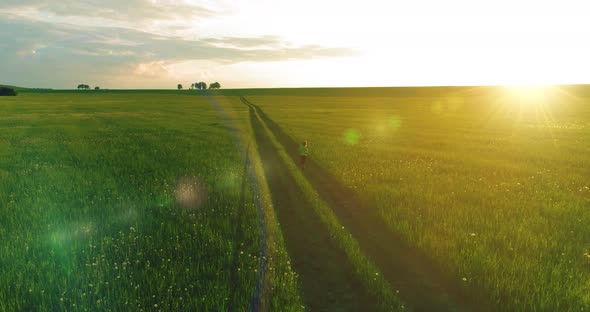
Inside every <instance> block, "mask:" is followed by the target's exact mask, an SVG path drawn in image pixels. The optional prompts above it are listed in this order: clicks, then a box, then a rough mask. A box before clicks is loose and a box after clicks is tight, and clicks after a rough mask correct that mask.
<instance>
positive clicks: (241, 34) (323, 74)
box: [0, 0, 590, 89]
mask: <svg viewBox="0 0 590 312" xmlns="http://www.w3.org/2000/svg"><path fill="white" fill-rule="evenodd" d="M589 9H590V4H586V3H585V1H573V0H559V1H543V0H536V1H529V0H511V1H506V0H494V1H482V0H450V1H441V0H412V1H408V0H404V1H397V0H390V1H385V0H383V1H377V0H364V1H347V0H340V1H333V0H321V1H317V0H314V1H311V0H298V1H283V0H247V1H246V0H241V1H238V0H217V1H205V0H203V1H202V0H177V1H169V0H126V1H119V0H0V84H10V85H18V86H26V87H39V88H41V87H43V88H57V89H64V88H65V89H69V88H75V87H76V86H77V85H78V84H81V83H83V84H88V85H90V86H92V87H93V86H100V87H101V88H109V89H127V88H139V89H143V88H150V89H151V88H158V89H169V88H176V85H177V84H178V83H181V84H183V85H184V86H185V88H187V87H189V86H190V84H191V83H193V82H199V81H205V82H207V83H211V82H215V81H218V82H219V83H220V84H221V86H222V88H250V87H349V86H416V85H486V84H570V83H590V40H589V39H588V38H590V19H589V18H587V12H589Z"/></svg>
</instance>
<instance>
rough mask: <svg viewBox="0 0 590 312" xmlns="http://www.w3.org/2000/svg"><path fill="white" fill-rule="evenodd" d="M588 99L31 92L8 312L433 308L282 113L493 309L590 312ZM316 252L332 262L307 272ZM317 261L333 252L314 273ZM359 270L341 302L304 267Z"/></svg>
mask: <svg viewBox="0 0 590 312" xmlns="http://www.w3.org/2000/svg"><path fill="white" fill-rule="evenodd" d="M585 90H586V89H584V88H573V87H572V88H563V89H562V88H555V89H551V92H547V93H546V94H543V96H541V97H539V96H530V95H529V94H525V93H517V92H512V91H511V90H508V89H502V88H448V89H446V88H423V89H420V88H418V89H413V88H403V89H395V88H384V89H380V88H367V89H362V88H359V89H354V88H351V89H267V90H264V89H260V90H219V91H212V92H202V93H199V92H195V91H129V92H122V91H119V92H116V91H113V92H109V91H97V92H95V91H89V92H80V91H77V92H47V93H43V92H39V93H34V92H31V93H29V92H26V91H21V92H20V94H19V95H18V96H16V97H11V98H0V215H1V217H0V238H1V240H2V243H1V244H0V273H1V274H0V285H1V286H2V287H0V310H2V311H122V310H129V311H158V310H161V311H303V310H311V311H314V307H316V309H318V308H317V307H322V309H323V308H325V309H328V310H338V311H349V310H355V309H360V308H362V307H359V306H355V307H351V306H350V303H347V302H346V301H342V300H339V298H346V297H350V296H352V295H355V296H357V295H358V296H359V298H361V299H362V298H366V300H367V302H368V303H367V304H372V305H371V306H370V308H367V309H363V310H383V311H391V310H403V311H412V310H420V309H419V308H416V307H415V306H414V305H413V301H412V299H407V298H410V297H411V296H410V297H407V295H406V294H404V293H403V291H402V292H401V293H400V291H399V290H398V287H397V286H396V281H395V280H394V279H392V278H390V277H383V275H384V274H383V273H382V271H384V269H386V268H384V267H383V266H381V265H380V264H379V263H380V262H379V261H378V259H375V257H373V256H371V255H369V254H367V253H365V249H364V245H363V244H364V243H363V240H362V239H361V238H359V237H356V236H355V235H354V232H353V231H352V230H351V232H348V228H346V227H344V226H343V223H342V222H343V221H342V220H341V219H340V218H341V217H340V215H339V214H338V213H337V211H338V207H334V206H331V203H330V202H329V201H323V200H322V199H321V196H320V195H321V194H320V195H318V194H319V193H316V191H315V189H316V188H317V189H319V187H318V185H317V184H314V182H313V181H312V180H309V181H308V180H307V178H306V176H305V175H303V174H302V173H301V172H300V170H299V168H298V166H297V164H296V163H295V162H293V160H291V158H289V156H290V155H291V154H294V153H296V151H293V150H291V149H289V148H288V147H287V145H286V144H285V142H283V141H281V137H280V136H279V135H278V133H277V132H276V129H275V130H273V128H272V127H271V124H270V123H269V121H268V120H267V121H265V120H264V118H263V116H262V113H264V116H266V118H268V119H269V120H272V121H273V122H274V123H276V125H278V127H280V129H282V131H284V132H285V133H286V134H287V136H289V137H290V138H291V139H292V140H294V141H295V142H301V141H303V140H307V141H308V143H309V147H310V159H311V160H313V161H315V162H317V164H318V166H320V167H321V168H324V169H325V170H326V171H327V172H329V174H330V175H332V176H333V177H334V178H335V180H337V181H338V183H341V184H342V185H343V186H344V187H345V188H346V189H347V190H348V191H350V192H351V193H354V195H355V196H357V197H358V198H359V200H360V201H361V202H363V203H365V204H366V205H365V206H363V207H365V208H366V209H367V211H366V214H374V215H376V216H377V217H378V218H379V219H380V220H382V221H383V223H384V224H385V225H386V227H387V230H388V231H390V232H391V233H395V235H397V236H399V237H401V239H402V240H403V242H404V243H405V244H407V245H408V246H409V248H413V249H415V250H418V251H420V252H421V253H423V254H424V255H425V257H427V258H429V259H430V260H431V261H432V263H434V265H435V266H436V267H438V268H440V270H441V271H444V272H447V273H448V275H449V276H450V277H451V279H452V280H453V281H454V282H453V283H456V284H457V285H459V286H458V287H460V288H461V292H462V294H464V295H466V296H472V297H473V298H477V301H478V302H481V304H482V306H481V308H482V310H502V311H584V310H588V309H590V283H589V282H588V281H589V280H590V96H589V95H588V94H587V93H588V92H586V91H585ZM582 91H584V92H582ZM241 96H244V97H245V98H246V99H247V101H248V102H249V103H251V104H253V105H255V107H256V108H257V109H258V111H257V112H256V110H253V109H252V107H253V106H249V105H245V102H244V101H242V100H241V98H240V97H241ZM258 123H259V124H258ZM265 137H266V138H268V142H267V143H265V142H263V141H261V138H265ZM265 152H268V153H270V154H272V155H274V154H276V155H278V156H277V157H278V158H277V159H279V160H280V162H281V163H282V164H283V165H284V174H283V175H284V176H289V177H292V179H293V183H292V184H288V185H289V188H290V189H291V190H292V189H294V188H297V191H298V192H299V191H300V192H301V194H303V195H304V196H299V197H297V195H296V194H295V195H290V196H292V197H288V195H286V194H283V193H278V192H276V191H275V192H273V189H274V188H273V183H269V181H268V179H270V174H271V173H272V172H269V170H270V169H269V166H268V163H267V161H266V159H268V158H265V157H266V156H264V155H263V154H264V153H265ZM279 156H280V157H279ZM312 168H313V167H312ZM306 170H308V168H306ZM305 174H313V173H308V172H306V173H305ZM281 197H283V198H284V199H289V198H301V202H306V203H309V204H308V205H304V204H302V206H301V207H300V208H299V209H300V210H303V209H307V208H304V207H308V208H309V207H313V209H311V208H309V214H308V215H305V216H306V218H307V219H305V218H302V219H301V220H300V221H296V220H295V219H296V218H293V220H288V219H289V218H285V217H284V210H281V207H279V206H278V205H277V203H278V202H280V201H279V199H280V198H281ZM289 200H290V199H289ZM290 201H291V200H290ZM297 207H299V206H296V207H295V209H297ZM333 210H334V211H335V212H332V211H333ZM281 211H283V212H281ZM295 211H297V210H295ZM363 213H365V212H363ZM310 216H311V217H310ZM297 220H299V219H297ZM296 222H300V223H296ZM301 222H305V223H309V224H313V229H311V230H308V231H311V233H313V234H314V235H315V233H317V234H318V235H319V234H322V233H328V234H326V237H327V240H329V241H331V242H333V245H334V246H335V247H333V249H334V252H333V253H330V254H327V253H326V254H325V255H324V254H323V252H327V251H324V250H322V248H317V247H318V246H320V247H321V244H324V243H322V242H323V241H317V242H315V243H314V244H308V243H305V244H304V242H303V241H302V240H301V241H300V240H298V238H297V235H295V236H292V235H290V234H289V233H291V232H293V231H291V230H290V228H288V227H289V226H291V225H293V226H301V224H302V223H301ZM285 223H288V224H285ZM290 224H291V225H290ZM320 228H324V230H321V229H320ZM301 231H303V228H302V230H301ZM315 231H317V232H315ZM368 231H370V229H368ZM294 233H296V231H295V232H294ZM314 235H312V236H314ZM380 238H381V239H382V241H383V242H382V245H383V246H387V245H388V244H389V238H388V237H380ZM312 239H313V237H312ZM391 244H393V243H391ZM306 248H310V250H311V249H312V248H315V249H314V250H315V251H313V252H310V253H309V255H307V256H306V254H305V250H306ZM297 250H301V251H297ZM261 251H262V252H261ZM316 253H317V254H318V255H324V256H318V257H317V258H310V257H311V255H315V254H316ZM302 255H303V256H302ZM335 259H336V261H335ZM339 263H347V264H346V265H348V266H347V267H345V266H344V264H343V265H342V271H338V272H351V273H350V274H351V275H350V276H351V279H355V280H358V283H353V286H351V287H349V288H346V287H345V286H342V287H340V286H335V287H334V288H333V289H324V290H322V291H325V292H326V294H323V293H322V294H317V293H312V292H317V291H318V290H317V288H313V287H312V286H310V284H309V282H306V281H307V280H308V279H309V278H310V276H305V274H309V273H305V272H310V271H303V269H299V268H308V267H309V266H314V265H316V264H317V265H321V264H325V265H333V266H338V265H339ZM261 264H263V265H261ZM261 269H262V270H263V271H264V272H263V273H264V274H260V273H261V272H260V270H261ZM298 270H299V271H298ZM335 272H336V271H335ZM302 274H303V275H302ZM334 274H336V273H334ZM306 278H307V279H306ZM316 278H317V280H318V285H324V284H322V283H323V277H321V276H319V275H318V276H316ZM326 278H327V277H326ZM325 285H328V281H326V284H325ZM335 285H336V284H335ZM338 285H339V284H338ZM332 293H335V294H337V295H334V296H331V295H329V294H332ZM364 293H366V295H363V294H364ZM413 295H415V296H416V295H417V296H420V294H413ZM338 296H341V297H338ZM424 296H425V297H424V301H428V300H429V298H428V294H425V295H424ZM359 300H360V299H359ZM363 302H364V301H363ZM436 304H438V303H436ZM436 304H435V305H434V306H430V307H431V308H435V309H436V307H437V305H436ZM453 306H454V305H451V308H448V305H442V304H441V306H440V310H453ZM366 307H369V306H366ZM455 307H456V310H463V309H462V307H463V306H462V305H460V304H457V305H456V306H455ZM320 310H321V309H320Z"/></svg>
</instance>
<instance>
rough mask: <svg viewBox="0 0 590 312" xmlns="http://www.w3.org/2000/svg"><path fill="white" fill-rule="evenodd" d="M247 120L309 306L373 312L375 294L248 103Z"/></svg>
mask: <svg viewBox="0 0 590 312" xmlns="http://www.w3.org/2000/svg"><path fill="white" fill-rule="evenodd" d="M250 120H251V122H252V127H253V129H254V134H255V138H256V142H257V144H258V149H259V151H258V152H259V153H260V157H261V158H262V162H263V167H264V172H265V176H266V179H267V181H268V184H269V187H270V191H271V194H272V201H273V205H274V207H275V209H276V211H277V215H278V219H279V222H280V223H281V228H282V230H283V234H284V237H285V240H286V245H287V249H288V252H289V255H290V257H291V260H292V263H291V265H292V267H293V268H294V270H295V271H296V272H297V273H298V275H299V278H300V281H301V286H302V288H303V298H304V303H305V305H306V307H307V309H309V310H310V311H375V310H376V306H377V299H376V298H373V297H372V296H371V295H370V294H369V293H368V291H367V290H366V289H365V288H364V287H363V285H362V283H361V281H359V280H358V278H357V277H356V275H355V273H354V268H353V266H352V264H351V263H350V262H349V261H348V259H347V257H346V254H345V253H344V251H342V250H341V249H340V248H339V247H338V246H337V245H336V243H335V242H334V240H333V239H332V238H331V237H330V234H329V232H328V229H327V228H326V227H325V226H324V225H323V224H322V222H321V221H320V220H319V218H317V216H315V214H314V211H313V208H312V207H311V206H310V204H309V203H308V202H306V201H305V200H304V199H303V198H304V195H303V194H302V191H301V190H300V189H299V188H298V187H297V184H296V182H295V180H294V178H293V177H292V176H291V174H290V173H289V169H288V168H287V167H286V165H285V164H284V163H283V162H282V161H281V159H280V157H279V155H278V153H277V151H276V150H275V149H274V148H273V146H272V142H271V141H270V138H269V137H268V135H267V134H266V133H265V130H264V128H263V126H262V124H261V123H260V122H259V121H258V119H257V118H256V116H255V112H254V108H253V107H250ZM275 287H280V285H275Z"/></svg>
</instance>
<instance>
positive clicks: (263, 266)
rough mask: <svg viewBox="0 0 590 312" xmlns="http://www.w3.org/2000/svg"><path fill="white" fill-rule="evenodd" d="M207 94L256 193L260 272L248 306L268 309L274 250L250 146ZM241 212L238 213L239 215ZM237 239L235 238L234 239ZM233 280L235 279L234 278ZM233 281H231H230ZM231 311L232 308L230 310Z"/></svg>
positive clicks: (255, 310)
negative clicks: (249, 152) (269, 270)
mask: <svg viewBox="0 0 590 312" xmlns="http://www.w3.org/2000/svg"><path fill="white" fill-rule="evenodd" d="M205 92H207V93H206V94H207V95H208V96H207V101H208V102H209V105H210V106H211V107H212V108H213V110H214V111H215V112H216V114H217V117H218V118H219V119H221V121H222V122H223V124H224V126H225V128H226V129H227V130H228V132H229V133H230V134H231V136H232V139H233V141H234V143H235V144H236V146H237V148H238V150H239V151H240V152H241V153H242V155H243V156H244V162H245V163H244V168H245V169H247V170H245V171H244V173H243V174H244V176H243V180H242V183H245V182H244V181H245V180H244V179H245V178H246V174H247V177H248V181H249V182H250V191H251V192H252V194H253V195H254V203H255V205H256V215H257V217H258V231H259V234H260V235H259V236H260V239H259V243H260V252H259V255H258V259H259V260H258V274H257V276H256V287H255V288H254V293H253V294H252V298H251V300H250V305H249V307H248V311H250V312H259V311H266V310H267V307H268V305H269V300H270V295H271V292H270V290H269V289H270V288H271V282H270V281H271V276H272V272H271V274H267V269H268V263H267V256H269V257H272V251H270V252H269V251H268V246H267V236H266V233H267V228H266V222H268V221H267V220H265V218H264V212H263V209H264V208H263V206H264V203H263V200H262V196H261V194H260V191H259V189H260V188H259V187H258V183H259V181H258V179H257V178H256V174H255V173H254V168H253V166H252V164H251V163H250V158H249V154H248V150H249V148H250V146H249V145H248V147H247V148H245V147H244V144H243V142H242V141H241V140H240V138H239V136H238V134H237V133H238V129H236V127H235V126H234V125H233V123H232V121H231V120H230V118H229V117H228V116H227V113H226V112H225V111H224V110H223V108H222V107H221V105H220V104H219V103H218V102H217V101H216V100H215V99H214V98H213V97H212V96H209V94H208V91H205ZM243 187H244V184H242V194H241V195H244V194H245V193H244V189H243ZM239 209H242V206H240V208H239ZM239 215H240V214H239V213H238V216H239ZM234 241H235V240H234ZM235 269H237V267H236V266H232V270H235ZM232 281H235V280H233V278H232ZM230 282H231V281H230ZM230 287H231V289H232V294H233V292H235V290H234V287H235V286H233V285H232V286H230ZM234 298H235V297H232V300H234ZM229 308H230V309H236V307H235V304H234V303H233V302H231V303H230V304H229ZM230 311H231V310H230Z"/></svg>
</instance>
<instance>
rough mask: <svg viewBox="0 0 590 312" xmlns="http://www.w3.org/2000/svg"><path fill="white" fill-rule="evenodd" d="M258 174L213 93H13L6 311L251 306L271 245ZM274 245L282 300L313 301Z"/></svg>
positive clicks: (3, 178)
mask: <svg viewBox="0 0 590 312" xmlns="http://www.w3.org/2000/svg"><path fill="white" fill-rule="evenodd" d="M244 127H247V124H246V125H244ZM245 174H246V173H245V171H244V158H243V155H241V153H240V151H239V150H238V148H237V147H236V142H235V138H232V136H231V135H230V132H228V130H227V129H226V127H225V125H224V120H222V119H220V117H219V114H218V113H217V112H216V111H215V110H214V109H213V108H212V105H211V104H210V103H209V102H208V101H207V100H206V99H205V98H201V97H194V96H184V95H177V94H174V93H167V94H158V93H156V94H142V93H134V94H115V93H111V94H98V93H92V94H61V93H47V94H44V93H36V94H31V93H21V94H19V96H17V97H14V98H0V213H1V214H2V218H0V237H1V239H2V244H0V271H1V273H2V274H0V284H1V285H3V286H2V287H1V289H0V310H2V311H33V310H34V311H57V310H71V311H101V310H134V311H142V310H143V311H157V310H164V311H170V310H187V311H221V310H228V309H230V310H236V311H243V310H247V309H248V307H249V305H250V302H251V300H252V297H253V295H254V291H255V288H256V283H257V275H258V274H257V271H258V269H259V259H258V257H259V252H260V247H261V246H260V238H259V235H260V234H259V223H258V218H257V210H256V205H255V200H256V199H255V195H254V193H253V191H252V190H253V189H252V188H251V186H252V185H251V183H250V181H249V180H248V179H245V178H244V176H245ZM278 235H280V233H279V234H278ZM271 247H272V249H273V252H274V253H275V254H281V255H282V258H281V259H280V261H282V262H280V263H279V264H278V265H276V264H275V267H271V268H270V270H273V271H276V272H277V274H276V276H275V277H274V279H275V280H272V281H271V283H274V284H279V285H280V286H281V287H280V288H277V289H275V290H274V293H273V298H272V300H273V301H272V303H271V306H274V307H276V306H281V307H284V308H285V309H286V310H298V309H301V304H300V299H299V297H298V296H299V294H298V290H297V284H296V276H295V275H294V274H293V273H292V272H291V271H290V267H289V265H288V256H287V255H286V252H285V250H284V246H283V245H282V242H281V241H280V237H279V241H278V242H277V243H275V244H273V245H272V246H271ZM277 261H278V260H277ZM267 278H268V277H267Z"/></svg>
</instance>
